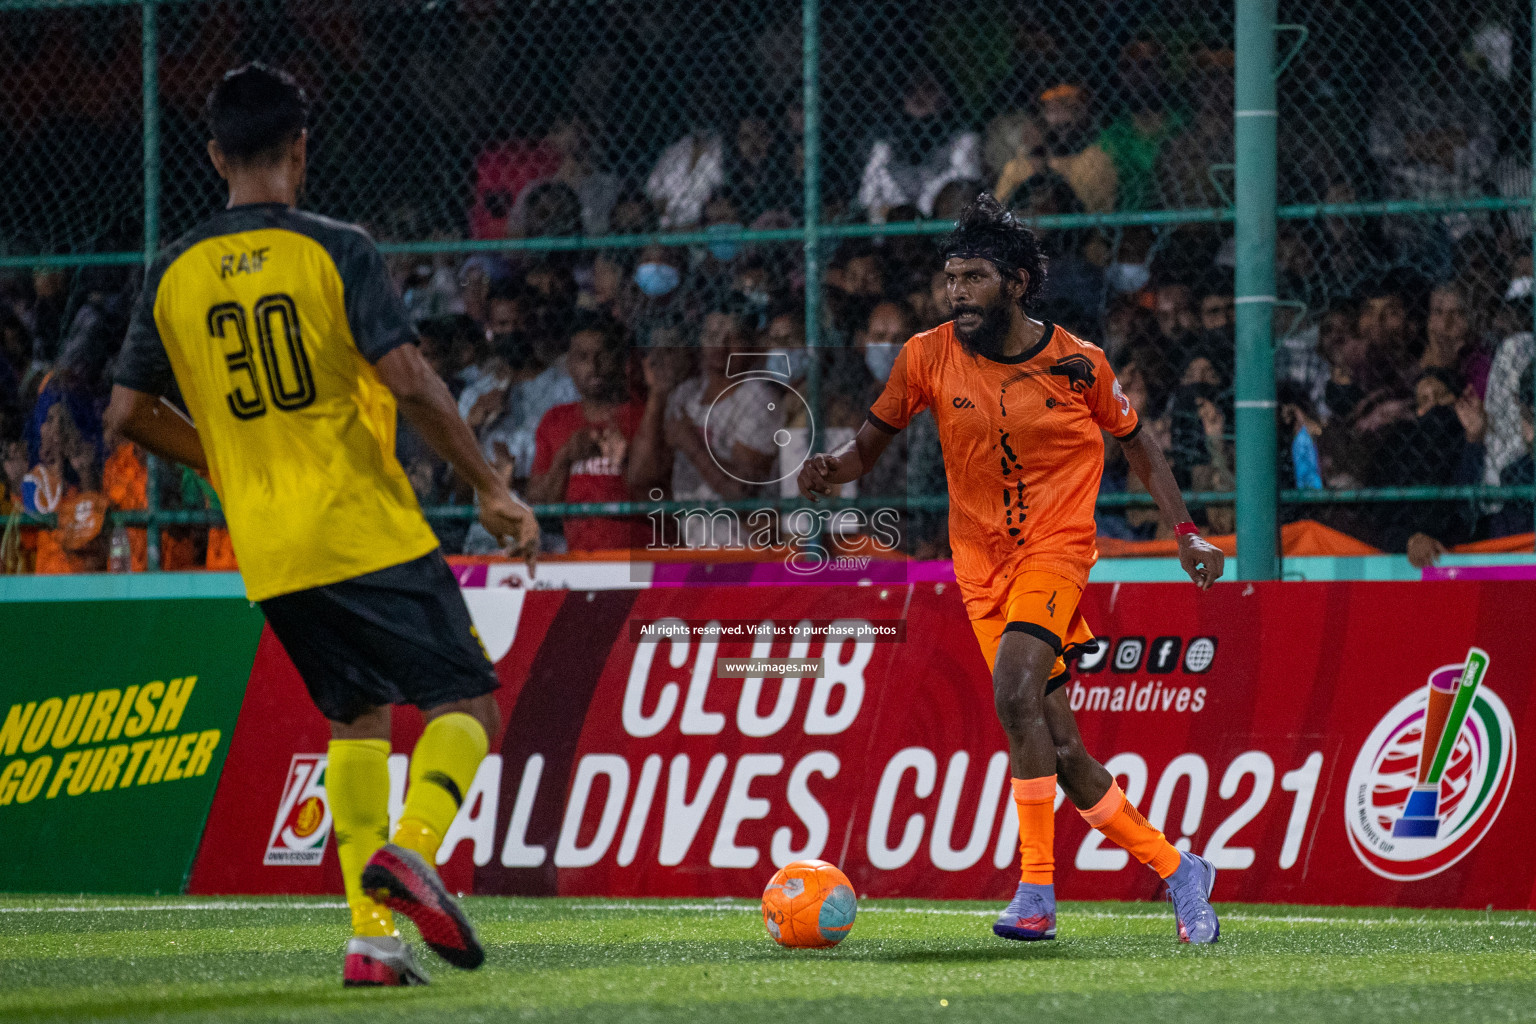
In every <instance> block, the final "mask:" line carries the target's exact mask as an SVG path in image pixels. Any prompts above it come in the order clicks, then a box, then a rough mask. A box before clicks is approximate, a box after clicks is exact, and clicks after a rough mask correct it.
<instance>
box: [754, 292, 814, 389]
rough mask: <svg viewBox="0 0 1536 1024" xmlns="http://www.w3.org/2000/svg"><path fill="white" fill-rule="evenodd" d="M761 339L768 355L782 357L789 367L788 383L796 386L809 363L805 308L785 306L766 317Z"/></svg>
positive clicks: (784, 363) (803, 375)
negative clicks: (766, 347)
mask: <svg viewBox="0 0 1536 1024" xmlns="http://www.w3.org/2000/svg"><path fill="white" fill-rule="evenodd" d="M763 341H764V343H765V344H766V345H767V346H768V355H770V356H774V357H780V356H782V357H783V365H787V366H788V367H789V383H790V386H791V387H796V388H798V387H799V386H800V385H801V383H802V382H803V381H804V380H805V374H806V367H807V366H809V365H810V356H811V352H810V349H808V348H806V347H805V310H804V309H797V308H795V307H792V306H791V307H786V308H783V309H780V310H777V311H776V312H774V313H772V314H770V315H769V317H768V323H767V326H765V327H764V328H763Z"/></svg>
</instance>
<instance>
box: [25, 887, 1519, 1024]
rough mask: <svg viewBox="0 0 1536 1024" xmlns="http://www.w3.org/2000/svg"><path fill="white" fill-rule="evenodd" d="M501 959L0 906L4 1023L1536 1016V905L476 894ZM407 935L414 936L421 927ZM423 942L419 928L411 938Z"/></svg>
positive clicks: (196, 918)
mask: <svg viewBox="0 0 1536 1024" xmlns="http://www.w3.org/2000/svg"><path fill="white" fill-rule="evenodd" d="M467 902H468V905H469V913H470V915H471V916H472V917H473V918H474V919H475V921H476V922H477V923H478V925H479V927H480V934H481V938H482V940H484V942H485V944H486V946H487V949H488V959H487V962H486V965H485V967H484V968H482V969H481V970H479V971H476V972H473V973H463V972H459V971H455V970H453V969H452V968H450V967H448V966H447V965H445V964H443V963H441V962H440V961H437V960H436V958H435V957H433V956H432V955H431V954H430V953H427V952H426V951H425V950H423V949H421V948H420V947H419V946H418V953H419V954H420V956H421V960H422V963H423V964H424V965H425V966H426V967H427V969H428V970H429V971H430V972H431V973H432V975H433V982H434V983H433V984H432V985H431V986H430V987H428V988H418V989H393V990H386V989H370V990H345V989H343V988H342V987H341V984H340V976H341V947H342V944H343V942H344V941H345V938H346V931H345V921H346V915H345V911H344V910H342V909H339V904H337V903H336V902H334V901H316V900H300V899H271V898H266V899H254V900H238V899H228V900H208V899H196V898H187V899H156V900H143V899H132V898H130V899H115V898H102V897H80V898H65V897H0V1020H108V1019H116V1020H134V1021H139V1020H197V1019H205V1020H207V1019H217V1020H262V1021H266V1020H282V1021H342V1020H346V1021H368V1022H373V1021H429V1020H447V1021H453V1022H455V1024H470V1022H473V1021H505V1020H593V1021H604V1022H609V1021H611V1022H614V1024H620V1022H622V1024H629V1022H650V1021H712V1020H720V1021H772V1022H774V1024H799V1022H801V1021H820V1020H827V1021H838V1022H843V1024H855V1022H865V1021H870V1022H879V1024H894V1022H898V1021H907V1020H938V1021H953V1022H960V1021H989V1022H996V1024H1004V1022H1013V1021H1050V1022H1053V1024H1054V1022H1061V1021H1075V1020H1085V1021H1099V1020H1103V1021H1113V1022H1117V1024H1154V1022H1155V1024H1185V1022H1196V1021H1223V1022H1230V1021H1242V1022H1244V1024H1247V1022H1257V1021H1328V1022H1332V1021H1356V1020H1372V1021H1392V1022H1394V1024H1407V1022H1411V1021H1433V1022H1435V1024H1443V1022H1453V1021H1468V1022H1471V1021H1476V1022H1486V1021H1515V1020H1528V1021H1536V914H1530V913H1476V912H1465V911H1431V912H1424V911H1389V910H1380V909H1336V908H1334V909H1330V908H1316V907H1278V906H1240V905H1235V904H1226V905H1219V906H1218V909H1219V910H1221V911H1222V938H1221V942H1220V943H1219V944H1218V945H1216V946H1214V947H1206V948H1192V947H1189V946H1181V945H1180V944H1178V943H1177V942H1176V941H1175V939H1174V927H1173V922H1172V918H1171V916H1170V913H1169V909H1168V907H1167V905H1166V904H1161V905H1159V904H1147V903H1068V904H1063V905H1062V907H1061V914H1060V917H1059V929H1060V932H1059V934H1060V937H1059V938H1058V939H1057V940H1056V941H1055V942H1044V943H1031V944H1024V943H1014V942H1005V941H1003V940H1000V939H997V938H994V937H993V936H992V934H991V931H990V925H991V920H990V915H991V914H992V913H995V912H996V909H997V908H996V907H995V906H993V905H991V904H979V903H914V902H897V901H866V902H865V903H864V904H863V905H861V907H860V912H859V919H858V923H857V924H856V925H855V926H854V929H853V933H852V936H851V937H850V938H849V939H848V940H847V941H846V942H844V943H843V944H842V946H840V947H838V948H836V949H832V950H819V951H794V950H785V949H780V948H778V947H777V946H775V945H774V944H773V943H772V942H771V941H770V940H769V939H768V938H767V936H766V935H765V934H764V932H763V928H762V923H761V921H760V919H759V917H758V915H757V913H756V908H755V906H754V905H752V904H750V903H747V902H745V901H739V900H738V901H722V902H718V903H716V902H710V901H665V900H554V899H547V900H546V899H490V898H481V899H472V900H469V901H467ZM407 927H408V926H407ZM411 937H412V938H414V933H411Z"/></svg>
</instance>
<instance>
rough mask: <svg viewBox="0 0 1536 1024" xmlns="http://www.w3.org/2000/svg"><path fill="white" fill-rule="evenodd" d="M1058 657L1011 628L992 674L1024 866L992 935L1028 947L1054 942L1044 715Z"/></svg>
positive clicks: (1049, 759) (1052, 764) (1049, 751)
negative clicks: (1025, 943)
mask: <svg viewBox="0 0 1536 1024" xmlns="http://www.w3.org/2000/svg"><path fill="white" fill-rule="evenodd" d="M1056 658H1057V654H1056V650H1055V648H1053V647H1051V646H1050V645H1049V644H1047V643H1046V642H1045V641H1044V640H1042V639H1040V638H1039V637H1037V636H1034V635H1032V634H1030V633H1025V632H1020V631H1017V630H1007V631H1005V632H1004V633H1003V636H1002V639H1001V641H1000V642H999V643H998V646H997V659H996V661H995V662H994V663H993V669H992V698H993V703H994V706H995V707H996V709H997V719H998V721H999V722H1000V723H1001V724H1002V727H1003V732H1004V734H1006V735H1007V737H1008V760H1009V763H1010V765H1011V766H1012V769H1013V796H1014V802H1015V803H1016V804H1017V805H1018V809H1019V849H1020V857H1021V861H1022V871H1021V872H1020V879H1019V887H1018V890H1017V891H1016V892H1015V893H1014V896H1013V900H1012V901H1011V902H1010V903H1009V904H1008V907H1007V909H1005V910H1004V911H1003V912H1002V914H1001V915H999V917H998V919H997V921H996V922H995V923H994V924H993V925H992V931H993V933H994V934H996V935H998V936H1001V937H1002V938H1005V939H1018V940H1021V941H1024V942H1032V941H1036V940H1040V939H1054V938H1055V937H1056V888H1055V885H1054V877H1053V871H1054V869H1055V857H1054V854H1053V852H1052V847H1053V845H1054V842H1055V802H1056V743H1055V741H1054V740H1053V739H1052V737H1051V730H1050V727H1049V725H1048V724H1047V722H1046V712H1045V708H1046V698H1045V688H1046V685H1047V684H1048V683H1049V682H1050V677H1051V672H1052V670H1053V669H1054V667H1055V665H1056Z"/></svg>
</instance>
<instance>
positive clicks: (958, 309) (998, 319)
mask: <svg viewBox="0 0 1536 1024" xmlns="http://www.w3.org/2000/svg"><path fill="white" fill-rule="evenodd" d="M1008 305H1009V300H1008V299H1007V298H1006V297H1004V298H1001V299H999V300H998V301H997V302H994V303H993V304H992V305H990V306H971V305H965V306H953V307H951V310H950V311H951V312H952V313H953V314H954V316H955V337H956V339H958V340H959V342H960V347H961V348H963V349H965V351H966V352H967V353H969V354H970V355H973V356H977V355H980V356H986V357H987V358H988V359H997V358H999V357H1000V356H1001V355H1002V354H1003V346H1004V344H1006V343H1007V341H1008V329H1009V328H1010V327H1011V326H1012V318H1011V317H1010V316H1009V310H1008ZM962 313H976V314H978V315H980V317H981V322H980V323H978V324H977V325H976V326H975V327H973V328H971V329H970V330H964V329H962V328H961V326H960V319H959V318H960V314H962Z"/></svg>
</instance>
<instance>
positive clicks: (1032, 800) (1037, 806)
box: [1013, 775, 1056, 885]
mask: <svg viewBox="0 0 1536 1024" xmlns="http://www.w3.org/2000/svg"><path fill="white" fill-rule="evenodd" d="M1013 802H1014V803H1016V804H1018V806H1019V854H1020V860H1021V861H1022V863H1023V868H1024V870H1023V873H1022V875H1021V876H1020V879H1019V880H1020V881H1023V882H1030V883H1032V884H1034V885H1051V884H1053V883H1054V881H1055V871H1056V852H1055V846H1056V776H1054V775H1046V776H1043V777H1041V778H1038V779H1014V780H1013Z"/></svg>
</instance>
